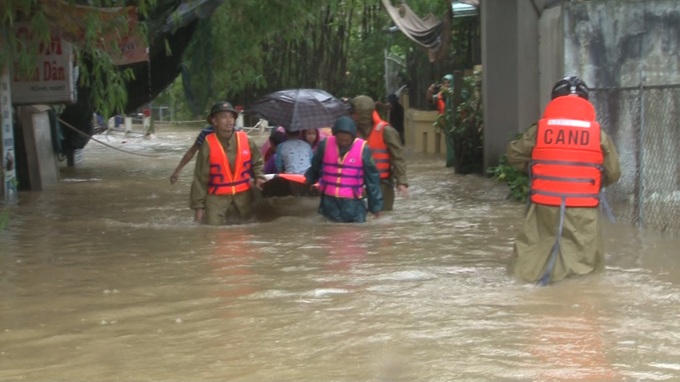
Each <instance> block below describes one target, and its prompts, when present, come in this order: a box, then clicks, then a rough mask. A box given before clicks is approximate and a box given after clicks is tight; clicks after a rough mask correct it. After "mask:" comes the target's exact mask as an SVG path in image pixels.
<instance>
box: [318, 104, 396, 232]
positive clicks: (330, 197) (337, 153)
mask: <svg viewBox="0 0 680 382" xmlns="http://www.w3.org/2000/svg"><path fill="white" fill-rule="evenodd" d="M332 132H333V135H331V136H329V137H328V138H326V139H324V140H323V141H321V143H319V147H318V148H317V150H316V153H315V154H314V157H313V158H312V166H311V167H310V168H309V169H308V170H307V172H305V182H306V183H307V184H308V185H310V186H311V185H312V184H315V183H316V182H319V191H320V192H321V202H320V204H319V213H320V214H321V215H323V216H325V217H326V218H328V219H329V220H331V221H334V222H339V223H363V222H365V221H366V211H367V210H368V211H371V213H373V214H374V215H375V216H376V217H378V216H380V210H382V207H383V200H382V193H381V192H380V177H379V175H378V169H377V167H376V165H375V162H374V161H373V156H372V155H371V150H370V149H369V148H368V144H367V142H366V141H365V140H363V139H361V138H357V128H356V124H355V123H354V121H353V120H352V118H350V117H340V118H338V119H337V120H336V121H335V123H334V124H333V128H332ZM364 187H365V188H366V190H365V192H366V194H365V195H366V197H367V199H368V205H367V204H366V201H365V199H364Z"/></svg>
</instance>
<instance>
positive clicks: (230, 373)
mask: <svg viewBox="0 0 680 382" xmlns="http://www.w3.org/2000/svg"><path fill="white" fill-rule="evenodd" d="M197 133H198V130H196V129H194V130H190V129H188V128H157V133H156V136H155V137H154V138H152V139H143V138H141V137H140V136H139V135H134V134H133V135H130V136H127V137H126V136H124V135H123V134H122V133H111V134H109V135H108V136H105V135H99V136H96V138H97V139H100V140H102V141H103V142H105V143H107V144H109V145H111V146H114V147H117V148H121V149H125V150H128V151H131V152H134V153H138V154H144V155H146V156H141V155H133V154H128V153H124V152H120V151H117V150H113V149H111V148H109V147H107V146H104V145H101V144H98V143H96V142H90V143H89V144H88V146H87V147H86V148H85V150H84V156H83V162H82V163H80V164H79V165H78V166H76V167H75V168H66V167H64V168H62V170H61V171H62V174H61V175H62V182H60V183H59V184H58V185H55V186H52V187H49V189H47V190H45V191H43V192H23V193H20V196H19V198H20V200H19V203H18V205H16V206H11V207H9V213H10V224H9V226H8V227H7V229H6V230H5V231H4V232H1V233H0V242H1V243H2V245H1V246H0V380H2V381H14V380H26V381H54V380H59V381H114V380H115V381H480V382H481V381H678V380H680V256H679V254H678V248H680V239H679V238H677V237H676V238H674V237H667V236H661V235H657V234H655V233H653V232H642V231H640V230H638V229H636V228H635V227H631V226H626V225H620V224H609V223H607V225H606V226H605V230H604V234H605V245H606V248H607V269H606V271H605V273H604V274H601V275H597V276H589V277H584V278H580V279H573V280H567V281H564V282H560V283H557V284H554V285H552V286H549V287H537V286H534V285H526V284H523V283H520V282H517V281H516V280H514V279H513V278H511V277H510V276H508V275H507V273H506V264H507V260H508V258H509V256H510V254H511V250H512V242H513V239H514V237H515V235H516V233H517V229H518V228H519V227H520V225H521V221H522V214H523V210H524V206H523V205H521V204H517V203H514V202H509V201H506V200H505V194H506V188H505V186H504V185H502V184H500V183H496V182H494V181H492V180H490V179H486V178H483V177H479V176H462V175H455V174H453V172H452V170H451V169H447V168H446V167H445V166H444V159H443V158H440V157H434V156H418V155H415V154H409V156H408V163H409V166H410V167H409V172H410V174H409V175H410V180H411V183H412V186H411V188H410V192H411V195H410V198H409V199H398V200H397V201H396V204H395V206H396V210H395V211H394V212H392V213H386V214H384V215H383V216H382V217H380V218H379V219H371V220H370V221H369V222H368V223H366V224H362V225H351V224H333V223H327V222H325V221H323V219H322V218H321V217H320V216H319V215H317V213H316V200H315V199H313V198H277V199H275V198H272V199H265V200H260V201H259V202H258V215H259V216H260V222H254V223H252V224H245V225H240V226H228V227H207V226H197V225H195V224H194V223H193V222H192V211H191V210H189V209H188V193H189V187H190V182H191V172H192V168H193V162H192V163H191V164H190V165H189V166H187V167H186V168H185V169H184V171H183V172H182V175H181V178H180V180H179V181H178V182H177V183H176V184H175V185H174V186H171V185H170V183H169V181H168V177H169V175H170V173H171V172H172V170H173V169H174V167H175V166H176V164H177V163H178V162H179V159H180V157H181V156H182V154H183V153H184V151H185V150H186V149H187V148H188V147H189V146H190V145H191V144H192V142H193V139H194V138H195V135H196V134H197ZM256 138H257V139H258V140H259V141H260V142H261V141H262V140H263V138H262V137H256Z"/></svg>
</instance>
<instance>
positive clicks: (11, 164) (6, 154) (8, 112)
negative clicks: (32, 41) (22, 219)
mask: <svg viewBox="0 0 680 382" xmlns="http://www.w3.org/2000/svg"><path fill="white" fill-rule="evenodd" d="M10 86H11V81H10V75H9V68H5V69H4V70H3V72H2V78H1V79H0V113H1V115H2V117H1V119H2V130H1V131H0V132H1V133H2V134H0V137H2V160H1V161H0V162H2V194H3V195H4V198H5V200H8V201H11V200H16V198H17V181H16V170H15V163H16V162H15V158H14V124H13V123H12V97H11V94H10Z"/></svg>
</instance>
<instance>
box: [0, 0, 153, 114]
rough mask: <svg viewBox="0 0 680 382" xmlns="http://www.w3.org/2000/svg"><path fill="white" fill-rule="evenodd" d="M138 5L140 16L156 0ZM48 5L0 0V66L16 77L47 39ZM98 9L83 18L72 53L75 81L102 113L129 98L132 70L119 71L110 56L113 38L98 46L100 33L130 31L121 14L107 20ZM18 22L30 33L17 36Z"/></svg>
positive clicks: (110, 2) (105, 3) (108, 2)
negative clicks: (84, 89)
mask: <svg viewBox="0 0 680 382" xmlns="http://www.w3.org/2000/svg"><path fill="white" fill-rule="evenodd" d="M81 3H82V2H76V1H75V0H68V1H67V2H66V4H67V5H68V6H75V5H77V4H81ZM85 3H86V4H87V5H88V6H92V7H120V6H125V5H126V4H127V2H126V1H124V0H89V1H87V2H85ZM135 4H136V6H137V10H138V12H139V14H140V15H141V16H142V17H146V16H147V15H148V13H149V10H150V9H151V8H152V7H153V6H155V4H156V0H138V1H135ZM47 7H49V4H47V3H46V2H44V1H40V0H3V2H2V5H0V21H2V25H3V30H2V31H3V33H2V43H3V45H4V47H3V49H2V50H0V69H2V70H4V69H5V68H7V67H10V68H11V70H12V72H13V73H15V74H17V75H20V76H28V75H30V74H31V72H32V71H33V68H35V65H36V58H37V57H38V54H39V52H40V49H41V46H45V45H46V44H48V43H49V41H50V37H51V32H50V29H51V28H52V27H53V25H51V24H50V21H49V17H48V12H47ZM104 20H105V19H104V18H103V17H102V16H101V15H100V14H97V13H96V12H89V13H87V16H86V17H85V18H84V19H83V20H82V24H81V25H82V27H83V29H84V34H83V36H82V40H80V41H72V42H73V43H74V48H75V51H76V54H75V57H76V61H77V65H78V67H79V69H80V76H79V81H80V84H81V85H82V86H85V87H88V88H89V89H90V90H91V92H90V97H91V102H92V103H93V104H94V106H95V109H96V110H98V111H100V112H101V113H103V114H105V115H110V114H112V113H113V112H114V111H121V110H123V107H124V106H125V104H126V102H127V90H126V87H125V81H126V80H129V79H131V78H132V76H133V73H132V71H131V70H129V69H128V70H120V69H119V68H118V67H117V66H116V65H115V64H114V60H113V58H112V55H115V54H117V53H120V49H119V48H118V46H117V44H115V42H113V41H112V42H111V44H110V46H107V47H106V48H107V49H102V45H101V40H102V36H105V35H107V34H110V33H112V32H115V33H117V34H118V35H127V34H129V33H133V32H135V33H136V31H131V30H130V28H129V25H128V22H127V19H125V18H120V17H119V18H116V19H113V20H107V21H104ZM19 25H26V26H28V29H29V30H30V31H31V35H30V37H29V38H26V36H17V34H16V29H17V27H18V26H19ZM139 28H140V30H141V35H142V37H144V38H145V37H146V33H145V32H146V26H145V24H144V23H141V24H140V25H139Z"/></svg>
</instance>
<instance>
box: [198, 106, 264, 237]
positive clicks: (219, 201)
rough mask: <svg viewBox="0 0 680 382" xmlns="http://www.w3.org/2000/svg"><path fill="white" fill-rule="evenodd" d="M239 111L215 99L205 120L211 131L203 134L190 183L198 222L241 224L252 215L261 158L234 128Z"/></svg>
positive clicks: (259, 182) (259, 183) (261, 180)
mask: <svg viewBox="0 0 680 382" xmlns="http://www.w3.org/2000/svg"><path fill="white" fill-rule="evenodd" d="M237 117H238V111H236V109H234V107H233V106H232V105H231V103H229V102H218V103H216V104H215V105H213V107H212V108H211V110H210V114H208V117H207V120H208V123H210V124H211V125H212V126H213V127H214V129H215V132H214V133H210V134H208V135H206V137H205V142H204V143H203V145H201V148H200V149H199V151H198V156H197V157H196V166H195V168H194V180H193V183H192V184H191V202H190V203H191V204H190V206H191V208H192V209H193V210H194V219H195V220H196V221H197V222H199V223H205V224H210V225H221V224H228V223H240V222H243V221H245V220H247V219H249V218H250V217H251V216H252V214H253V199H254V198H253V193H252V189H251V187H252V185H253V184H254V185H255V186H256V187H258V188H260V189H261V187H262V184H263V183H264V180H265V177H264V171H263V167H264V161H263V160H262V156H261V155H260V150H259V148H258V147H257V145H256V144H255V143H254V142H253V140H252V139H250V137H248V134H246V133H245V132H243V131H235V128H234V124H235V122H236V118H237Z"/></svg>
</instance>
